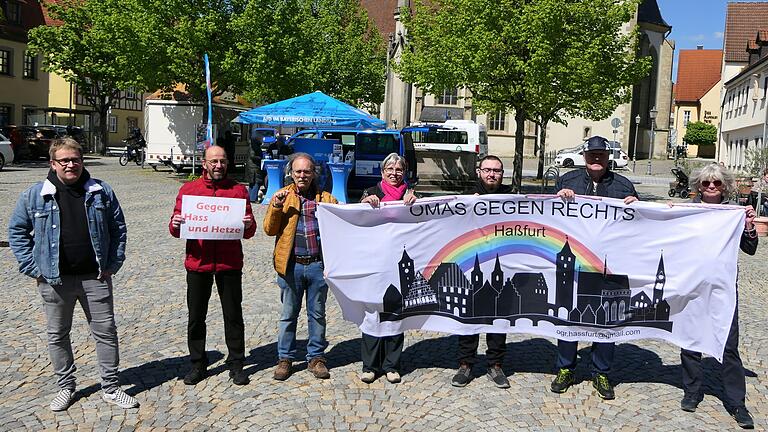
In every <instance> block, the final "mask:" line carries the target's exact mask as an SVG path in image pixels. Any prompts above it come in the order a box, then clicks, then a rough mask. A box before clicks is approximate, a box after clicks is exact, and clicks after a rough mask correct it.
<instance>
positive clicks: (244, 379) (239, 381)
mask: <svg viewBox="0 0 768 432" xmlns="http://www.w3.org/2000/svg"><path fill="white" fill-rule="evenodd" d="M229 377H230V378H232V382H233V383H235V385H246V384H248V383H250V382H251V380H250V379H248V375H246V373H245V372H244V371H243V364H242V363H239V362H237V363H232V365H231V366H230V367H229Z"/></svg>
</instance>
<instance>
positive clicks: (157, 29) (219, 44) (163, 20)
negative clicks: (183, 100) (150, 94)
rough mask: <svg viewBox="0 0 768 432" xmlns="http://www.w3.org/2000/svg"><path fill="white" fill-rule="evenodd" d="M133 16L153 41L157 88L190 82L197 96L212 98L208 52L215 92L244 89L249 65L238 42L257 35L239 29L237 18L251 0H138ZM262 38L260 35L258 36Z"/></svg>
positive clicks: (148, 58)
mask: <svg viewBox="0 0 768 432" xmlns="http://www.w3.org/2000/svg"><path fill="white" fill-rule="evenodd" d="M128 1H130V0H128ZM133 2H135V4H136V5H137V7H136V8H135V10H134V11H133V13H132V17H131V19H132V20H133V21H135V22H136V23H137V26H138V27H140V28H141V36H142V37H143V38H144V39H145V40H146V41H147V42H146V43H145V45H146V46H147V47H148V49H147V52H146V53H145V54H144V56H142V61H143V62H146V64H147V65H148V67H147V68H145V69H144V70H146V72H147V73H149V74H151V76H152V80H153V81H155V83H156V87H157V88H163V89H171V88H172V87H173V86H175V85H176V84H184V85H185V86H186V90H187V92H188V93H189V94H190V96H191V98H192V99H193V100H196V101H205V100H206V99H207V90H206V80H205V66H204V64H205V63H204V60H203V56H204V55H205V54H208V58H209V62H210V71H211V84H212V87H213V89H212V93H213V96H217V95H220V94H222V93H224V92H233V93H238V92H241V91H242V90H243V84H244V82H245V81H244V79H243V77H244V71H243V67H244V65H242V64H240V63H239V62H238V60H239V56H238V55H237V51H236V43H237V42H238V41H241V40H245V41H248V40H249V39H250V38H251V37H252V35H249V34H247V33H237V28H236V27H235V26H234V21H235V19H236V18H237V17H238V16H241V15H242V14H243V13H244V12H245V10H246V8H247V6H248V4H249V3H252V2H249V1H248V0H133ZM255 36H256V37H258V36H259V35H255Z"/></svg>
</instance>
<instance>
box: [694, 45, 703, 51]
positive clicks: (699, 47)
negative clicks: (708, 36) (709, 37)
mask: <svg viewBox="0 0 768 432" xmlns="http://www.w3.org/2000/svg"><path fill="white" fill-rule="evenodd" d="M696 49H697V50H703V49H704V45H696Z"/></svg>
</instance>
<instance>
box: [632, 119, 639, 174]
mask: <svg viewBox="0 0 768 432" xmlns="http://www.w3.org/2000/svg"><path fill="white" fill-rule="evenodd" d="M638 130H640V114H638V115H636V116H635V146H634V147H633V148H632V172H633V173H634V172H635V169H636V168H637V131H638Z"/></svg>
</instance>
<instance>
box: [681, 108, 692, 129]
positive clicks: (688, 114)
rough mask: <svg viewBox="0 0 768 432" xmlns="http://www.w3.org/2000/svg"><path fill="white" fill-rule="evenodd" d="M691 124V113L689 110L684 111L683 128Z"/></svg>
mask: <svg viewBox="0 0 768 432" xmlns="http://www.w3.org/2000/svg"><path fill="white" fill-rule="evenodd" d="M690 122H691V112H690V111H688V110H686V111H683V126H684V127H687V126H688V123H690Z"/></svg>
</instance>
